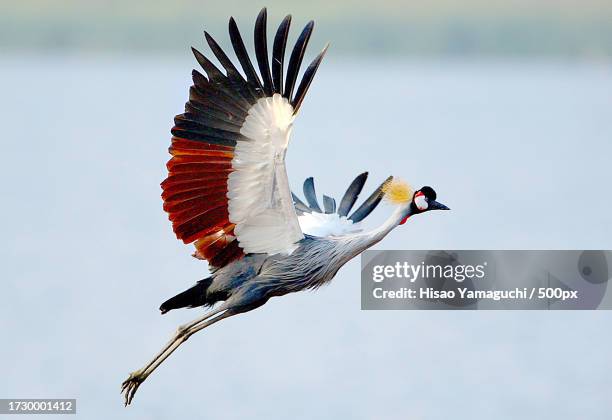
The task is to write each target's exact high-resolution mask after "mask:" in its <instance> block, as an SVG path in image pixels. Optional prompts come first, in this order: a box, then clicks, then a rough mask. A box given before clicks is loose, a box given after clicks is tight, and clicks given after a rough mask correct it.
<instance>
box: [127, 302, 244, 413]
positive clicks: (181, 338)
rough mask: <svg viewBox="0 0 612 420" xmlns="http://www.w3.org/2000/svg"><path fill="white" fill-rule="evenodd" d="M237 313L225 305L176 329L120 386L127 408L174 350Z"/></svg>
mask: <svg viewBox="0 0 612 420" xmlns="http://www.w3.org/2000/svg"><path fill="white" fill-rule="evenodd" d="M237 313H239V312H237V311H233V310H232V309H228V308H227V307H225V305H222V306H220V307H219V308H218V309H216V310H214V311H211V312H209V313H207V314H205V315H204V316H202V317H200V318H197V319H195V320H193V321H192V322H189V323H187V324H184V325H181V326H180V327H178V329H177V331H176V333H175V334H174V335H173V336H172V338H171V339H170V341H169V342H168V344H166V345H165V346H164V348H162V350H161V351H160V352H159V353H158V354H157V355H156V356H155V357H154V358H153V359H152V360H151V361H150V362H149V363H147V364H146V365H145V366H143V367H142V368H141V369H139V370H137V371H135V372H132V373H131V374H130V376H129V377H128V378H127V379H126V380H125V381H124V382H123V384H121V393H123V394H125V405H126V406H127V405H128V404H130V403H131V402H132V399H133V398H134V394H135V393H136V391H137V390H138V387H139V386H140V384H141V383H143V382H144V380H145V379H147V377H148V376H149V375H150V374H151V373H152V372H153V371H154V370H155V369H157V367H158V366H159V365H161V364H162V362H163V361H164V360H166V359H167V358H168V356H170V355H171V354H172V353H173V352H174V350H176V349H177V348H178V347H179V346H180V345H181V344H183V343H184V342H185V341H187V339H188V338H189V337H191V336H192V335H193V334H195V333H197V332H198V331H200V330H203V329H204V328H206V327H208V326H210V325H212V324H214V323H215V322H218V321H221V320H222V319H224V318H228V317H230V316H232V315H236V314H237Z"/></svg>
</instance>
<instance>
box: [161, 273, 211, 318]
mask: <svg viewBox="0 0 612 420" xmlns="http://www.w3.org/2000/svg"><path fill="white" fill-rule="evenodd" d="M211 283H212V278H211V277H209V278H207V279H204V280H200V281H199V282H197V283H196V284H195V286H193V287H190V288H189V289H187V290H185V291H184V292H181V293H179V294H178V295H176V296H174V297H171V298H170V299H168V300H167V301H165V302H164V303H162V304H161V306H160V307H159V310H160V311H161V313H162V314H165V313H166V312H168V311H171V310H172V309H178V308H187V307H188V308H194V307H196V306H203V305H206V304H209V302H208V301H207V294H206V291H207V289H208V287H209V286H210V284H211Z"/></svg>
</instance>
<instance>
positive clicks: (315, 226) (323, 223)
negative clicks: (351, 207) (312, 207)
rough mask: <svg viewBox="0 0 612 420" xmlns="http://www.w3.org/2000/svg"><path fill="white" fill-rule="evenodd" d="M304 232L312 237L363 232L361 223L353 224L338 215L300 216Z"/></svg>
mask: <svg viewBox="0 0 612 420" xmlns="http://www.w3.org/2000/svg"><path fill="white" fill-rule="evenodd" d="M298 221H299V223H300V228H301V229H302V232H304V233H305V234H307V235H312V236H342V235H348V234H350V233H358V232H361V231H362V228H361V226H360V224H359V223H353V221H352V220H349V219H347V218H346V217H345V216H342V217H341V216H339V215H338V214H337V213H331V214H325V213H317V212H312V213H304V214H303V215H301V216H298Z"/></svg>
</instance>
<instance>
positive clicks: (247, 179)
mask: <svg viewBox="0 0 612 420" xmlns="http://www.w3.org/2000/svg"><path fill="white" fill-rule="evenodd" d="M266 20H267V17H266V11H265V9H263V10H262V11H261V13H260V14H259V16H258V18H257V21H256V24H255V32H254V35H255V53H256V58H257V63H256V64H257V66H258V68H259V70H260V74H261V79H260V76H259V75H258V74H257V72H256V71H255V67H254V66H253V64H252V63H251V61H250V58H249V56H248V54H247V52H246V49H245V47H244V43H243V41H242V38H241V36H240V33H239V31H238V28H237V26H236V23H235V22H234V20H233V19H230V24H229V30H230V37H231V40H232V46H233V48H234V52H235V53H236V56H237V57H238V60H239V62H240V64H241V66H242V71H243V73H244V76H243V75H242V74H241V73H240V72H239V71H238V69H237V68H236V67H235V66H234V65H233V63H232V62H231V61H230V60H229V58H228V57H227V55H226V54H225V53H224V52H223V50H221V48H220V47H219V45H218V44H217V43H216V42H215V41H214V39H212V37H210V35H209V34H208V33H206V40H207V42H208V44H209V46H210V48H211V50H212V52H213V53H214V55H215V57H216V58H217V60H218V61H219V63H221V65H222V67H223V68H224V70H225V74H223V73H222V72H221V71H220V70H219V69H217V68H216V66H215V65H213V64H212V62H210V61H209V60H208V59H207V58H206V57H205V56H204V55H202V54H201V53H200V52H198V51H197V50H195V49H194V54H195V56H196V59H197V61H198V62H199V63H200V64H201V66H202V67H203V68H204V70H205V71H206V73H207V76H204V75H202V74H200V73H199V72H197V71H195V70H194V72H193V80H194V86H192V88H191V90H190V95H189V102H187V104H186V107H185V113H184V114H181V115H178V116H177V117H176V118H175V126H174V128H173V130H172V134H173V138H172V146H171V148H170V153H171V154H172V156H173V157H172V159H171V160H170V161H169V162H168V165H167V166H168V171H169V176H168V178H167V179H166V180H165V181H164V182H163V183H162V188H163V190H164V191H163V194H162V198H163V200H164V210H166V211H167V212H168V214H169V218H170V220H171V221H172V226H173V229H174V232H175V233H176V235H177V237H178V238H179V239H181V240H183V241H184V242H185V243H192V242H193V243H194V245H195V248H196V252H195V254H194V256H195V257H196V258H199V259H203V260H207V261H208V263H209V268H210V271H211V275H210V276H209V277H208V278H206V279H204V280H201V281H199V282H198V283H197V284H196V285H195V286H193V287H191V288H189V289H187V290H185V291H184V292H181V293H179V294H178V295H176V296H174V297H172V298H170V299H168V300H167V301H166V302H164V303H163V304H162V305H161V307H160V310H161V312H162V313H166V312H168V311H170V310H173V309H178V308H184V307H206V308H210V310H209V311H208V312H206V313H205V314H204V315H203V316H201V317H199V318H197V319H195V320H194V321H192V322H190V323H187V324H185V325H183V326H181V327H179V328H178V330H177V332H176V333H175V334H174V336H173V337H172V339H171V340H170V342H169V343H168V344H167V345H166V346H164V347H163V348H162V350H161V351H160V352H159V353H158V354H157V355H156V356H155V357H154V358H153V359H152V360H151V361H150V362H149V363H148V364H146V365H145V366H144V367H143V368H141V369H139V370H137V371H135V372H133V373H132V374H131V375H130V376H129V378H128V379H127V380H126V381H124V382H123V384H122V392H123V393H125V404H126V405H128V404H130V403H131V401H132V399H133V397H134V394H135V393H136V390H137V389H138V387H139V386H140V384H141V383H142V382H143V381H144V380H145V379H146V378H147V377H148V376H149V375H150V374H151V373H152V372H153V371H154V370H155V369H156V368H157V367H158V366H159V365H160V364H161V363H163V361H164V360H165V359H166V358H167V357H168V356H169V355H170V354H171V353H172V352H174V350H176V349H177V348H178V347H179V346H180V345H181V344H182V343H183V342H185V341H186V340H187V339H188V338H189V337H190V336H191V335H193V334H195V333H196V332H198V331H200V330H202V329H204V328H206V327H208V326H210V325H212V324H214V323H216V322H218V321H220V320H222V319H225V318H228V317H230V316H233V315H236V314H240V313H244V312H248V311H250V310H253V309H255V308H258V307H260V306H262V305H263V304H265V303H266V302H267V301H268V300H269V299H270V298H271V297H275V296H283V295H285V294H287V293H293V292H297V291H301V290H306V289H316V288H318V287H320V286H321V285H323V284H325V283H327V282H329V281H330V280H331V279H333V278H334V276H335V275H336V273H337V272H338V270H339V269H340V268H341V267H342V266H343V265H344V264H346V263H347V262H348V261H350V260H351V259H352V258H354V257H355V256H357V255H359V254H360V253H361V252H363V251H364V250H366V249H368V248H369V247H371V246H372V245H374V244H376V243H377V242H379V241H381V240H382V239H383V238H384V237H385V236H386V235H387V234H388V233H389V232H391V231H392V230H393V229H394V228H396V227H397V226H399V225H401V224H403V223H405V222H406V220H407V219H408V218H410V217H411V216H414V215H416V214H421V213H424V212H427V211H430V210H447V209H448V208H447V207H446V206H444V205H443V204H440V203H438V202H437V201H436V193H435V191H434V190H433V189H432V188H430V187H422V188H421V189H420V190H417V191H416V192H413V191H412V190H411V189H410V187H409V186H408V185H407V184H406V183H404V182H402V181H398V180H396V179H393V177H389V178H387V180H385V181H384V182H383V183H382V184H381V185H380V186H379V187H378V188H377V189H376V190H375V191H374V192H373V193H372V194H371V195H370V196H369V197H368V198H367V199H366V200H365V201H364V202H363V203H362V204H361V205H360V206H359V207H358V208H357V209H356V210H355V211H353V212H352V213H351V214H349V213H350V212H351V210H352V208H353V206H354V204H355V203H356V201H357V199H358V197H359V194H360V193H361V190H362V188H363V186H364V184H365V181H366V179H367V176H368V174H367V173H362V174H360V175H359V176H357V177H356V178H355V179H354V180H353V182H352V183H351V184H350V186H349V187H348V189H347V191H346V193H345V194H344V196H343V197H342V200H341V201H340V203H339V205H338V206H336V201H335V200H334V199H333V198H331V197H328V196H323V208H321V206H320V205H319V202H318V200H317V197H316V193H315V189H314V182H313V179H312V178H308V179H307V180H306V181H305V182H304V188H303V189H304V196H305V198H306V202H307V204H306V203H304V202H303V201H301V200H300V199H299V198H298V197H297V196H296V195H295V194H293V193H292V192H291V191H290V189H289V182H288V177H287V173H286V169H285V154H286V151H287V147H288V144H289V138H290V134H291V131H292V128H293V121H294V119H295V117H296V115H297V112H298V110H299V108H300V106H301V104H302V101H303V99H304V97H305V94H306V92H307V90H308V88H309V86H310V83H311V82H312V79H313V77H314V74H315V73H316V70H317V68H318V66H319V64H320V62H321V60H322V58H323V55H324V53H325V51H326V49H327V47H326V48H325V49H324V50H323V51H322V52H321V53H320V54H319V55H318V56H317V57H316V58H315V60H314V61H313V62H312V63H311V64H310V65H309V66H308V68H307V69H306V71H305V72H304V74H303V76H302V80H301V81H300V83H299V85H298V87H297V90H296V91H295V94H294V87H295V85H296V82H297V79H298V72H299V68H300V64H301V61H302V58H303V55H304V52H305V49H306V45H307V44H308V40H309V39H310V34H311V32H312V28H313V25H314V24H313V22H309V23H308V24H307V25H306V27H305V28H304V30H303V31H302V33H301V35H300V36H299V38H298V40H297V42H296V45H295V47H294V48H293V51H292V53H291V58H290V61H289V64H288V67H287V75H286V78H284V79H283V71H284V66H283V60H284V55H285V46H286V42H287V35H288V31H289V24H290V22H291V18H290V16H287V17H286V18H285V19H284V20H283V21H282V23H281V25H280V26H279V28H278V30H277V32H276V36H275V38H274V48H273V52H272V62H271V63H272V64H271V66H270V64H269V61H268V52H267V40H266ZM383 199H385V200H386V201H387V202H389V203H390V204H392V205H393V206H394V210H393V212H392V214H391V215H390V217H389V218H388V219H387V220H386V221H385V222H384V223H383V224H382V225H381V226H379V227H377V228H375V229H373V230H369V231H364V229H363V227H362V225H361V221H362V220H363V219H365V218H366V217H367V216H368V215H369V214H370V213H371V212H372V211H373V210H374V209H375V208H376V207H377V206H378V204H379V203H380V202H381V201H382V200H383Z"/></svg>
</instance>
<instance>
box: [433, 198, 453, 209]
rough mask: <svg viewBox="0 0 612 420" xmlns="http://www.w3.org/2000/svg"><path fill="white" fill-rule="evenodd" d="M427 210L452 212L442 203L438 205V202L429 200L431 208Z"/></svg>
mask: <svg viewBox="0 0 612 420" xmlns="http://www.w3.org/2000/svg"><path fill="white" fill-rule="evenodd" d="M427 210H450V209H449V208H448V207H446V206H445V205H444V204H442V203H438V202H437V201H436V200H429V206H428V208H427Z"/></svg>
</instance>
